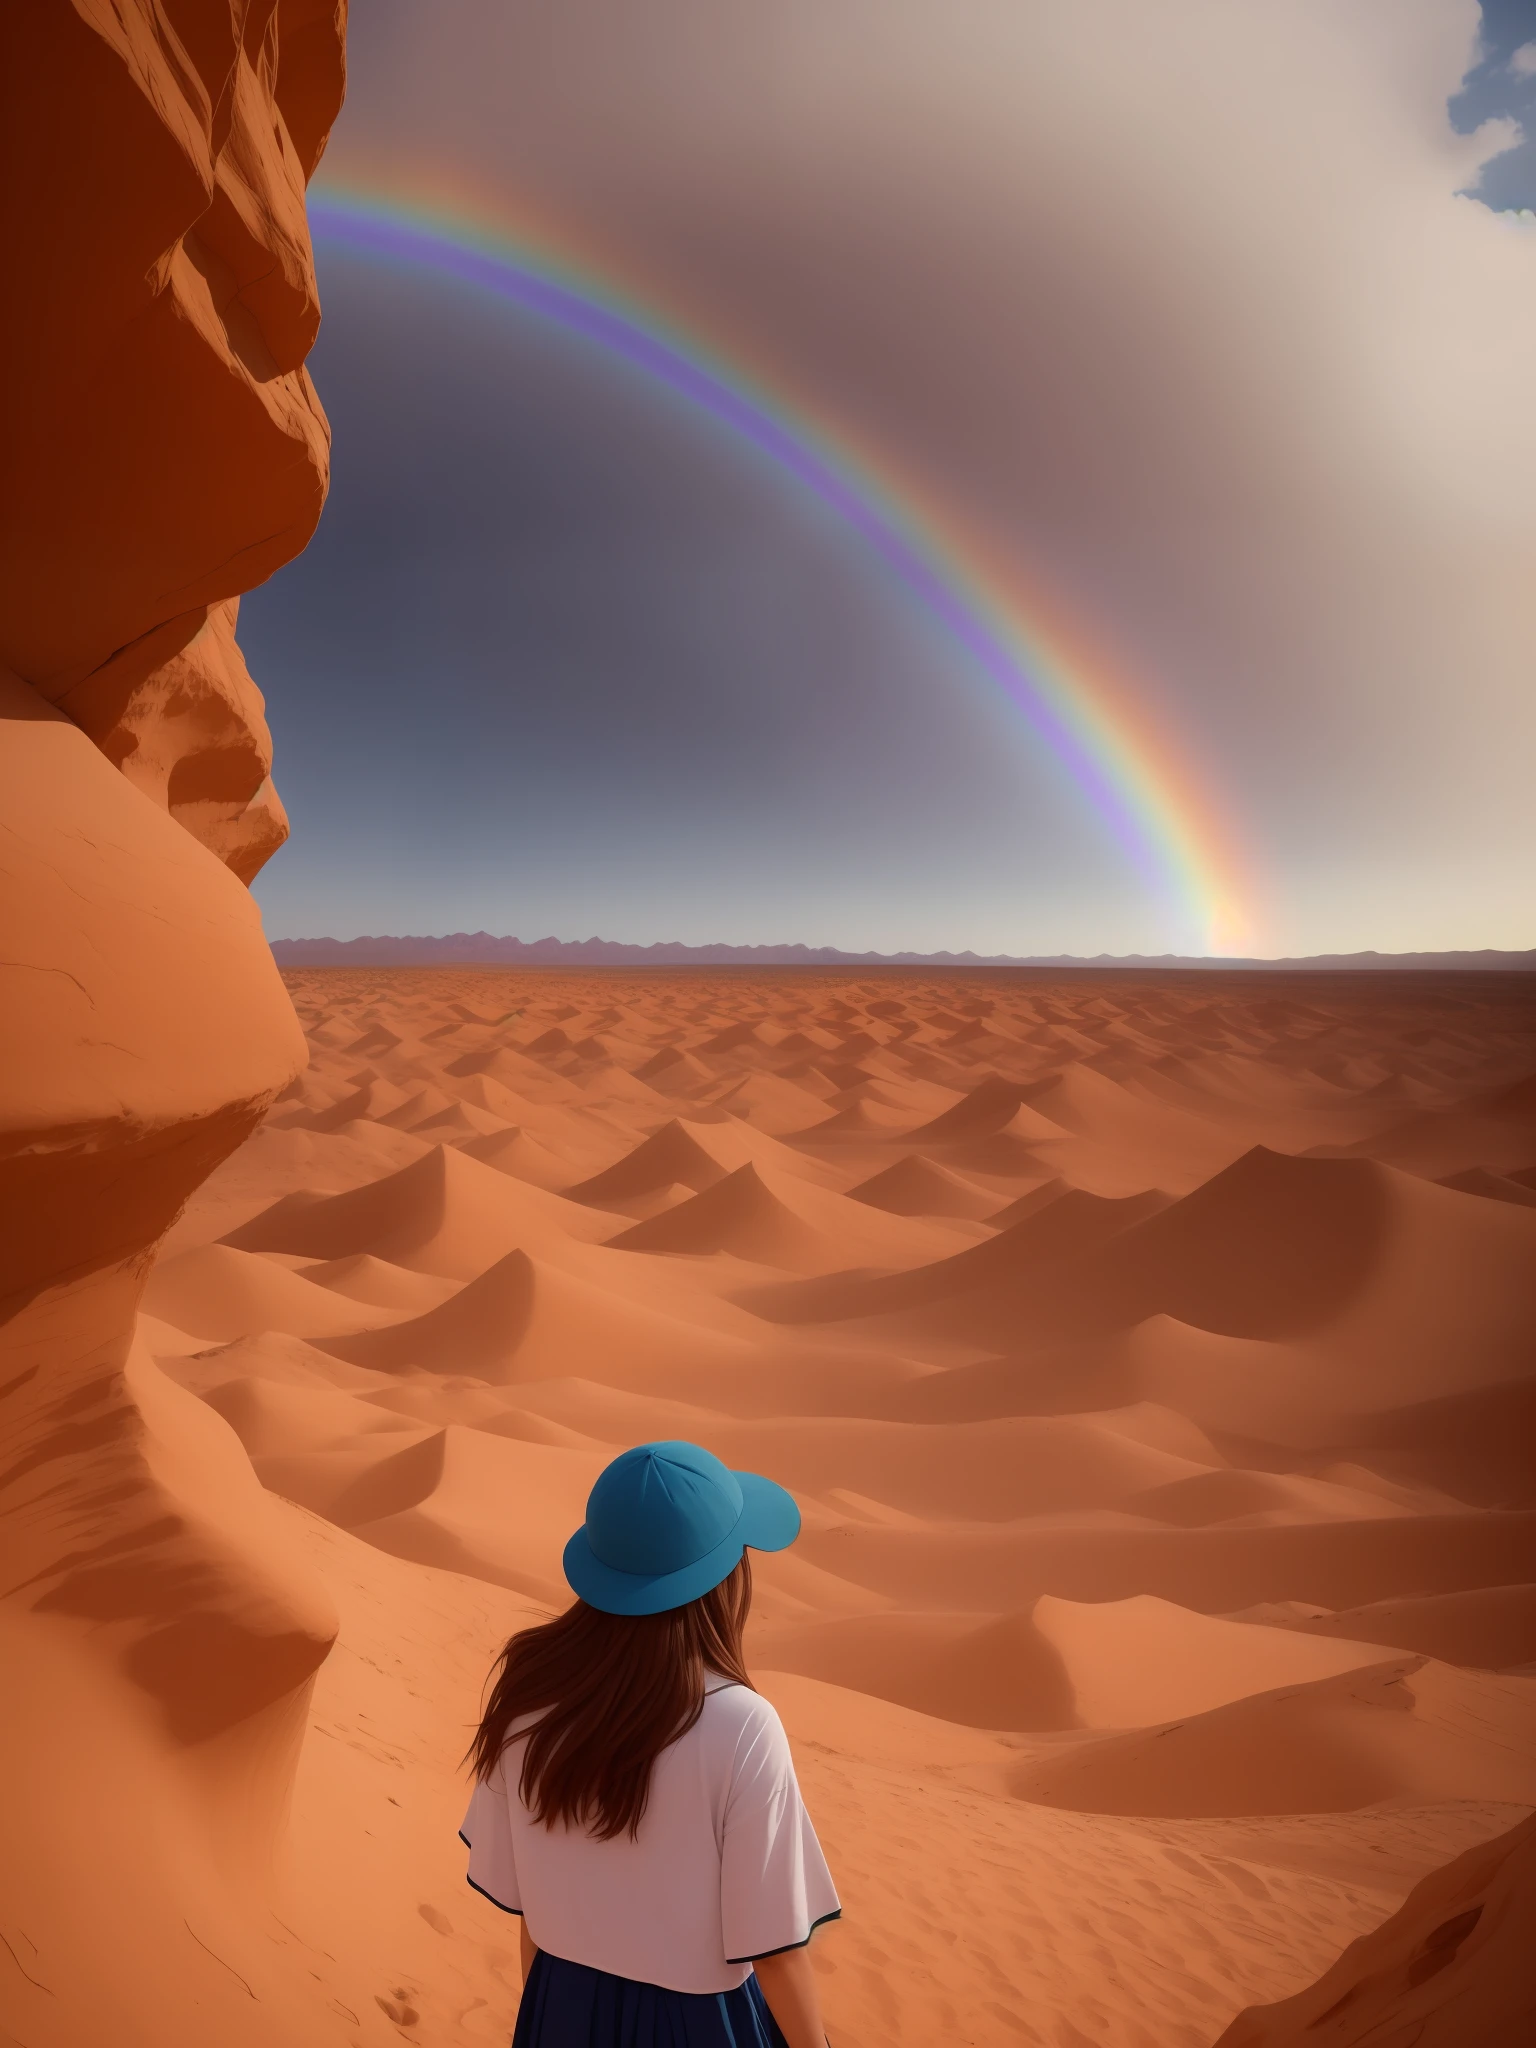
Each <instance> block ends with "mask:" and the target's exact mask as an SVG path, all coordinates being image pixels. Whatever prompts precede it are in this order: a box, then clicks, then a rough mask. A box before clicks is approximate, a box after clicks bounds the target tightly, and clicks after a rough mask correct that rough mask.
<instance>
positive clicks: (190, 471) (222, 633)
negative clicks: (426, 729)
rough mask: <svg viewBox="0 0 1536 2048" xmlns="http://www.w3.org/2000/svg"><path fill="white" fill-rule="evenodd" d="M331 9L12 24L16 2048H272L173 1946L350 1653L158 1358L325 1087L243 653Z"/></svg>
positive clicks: (302, 418) (304, 519) (309, 4)
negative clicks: (293, 1095) (154, 1352)
mask: <svg viewBox="0 0 1536 2048" xmlns="http://www.w3.org/2000/svg"><path fill="white" fill-rule="evenodd" d="M344 11H345V10H344V0H116V4H110V5H109V4H106V0H15V4H13V5H11V6H8V7H7V8H6V9H5V10H3V18H0V96H3V104H0V152H3V157H4V162H3V167H0V208H3V215H0V246H3V248H4V252H5V259H4V260H5V266H6V279H7V301H8V311H7V318H6V320H5V322H4V323H3V326H0V354H3V358H4V360H3V370H0V412H3V424H0V444H3V447H4V450H5V454H4V462H5V477H4V489H3V492H0V1213H3V1215H4V1218H5V1225H4V1230H3V1232H0V1641H3V1647H0V1662H3V1663H4V1665H5V1668H6V1671H7V1686H6V1699H5V1707H4V1710H3V1712H4V1727H3V1732H0V1778H3V1782H0V1808H3V1810H4V1811H5V1813H6V1816H7V1822H8V1847H7V1854H6V1858H5V1865H6V1868H5V1875H4V1879H3V1881H0V1894H3V1895H0V1917H3V1918H4V1919H5V1921H6V1925H7V1929H8V1940H9V1941H10V1943H11V1946H10V1948H9V1950H8V1955H9V1959H10V1961H14V1963H15V1971H14V1972H13V1973H12V1976H11V1978H10V1979H8V1980H7V1981H6V1983H5V1984H4V1986H3V1987H0V1995H3V1998H4V2002H5V2013H6V2022H7V2025H8V2026H11V2027H14V2029H15V2030H16V2032H17V2033H18V2036H19V2037H20V2038H24V2039H26V2040H27V2041H28V2042H29V2043H33V2044H40V2043H44V2042H59V2043H66V2042H70V2043H72V2042H78V2041H80V2040H84V2039H98V2038H105V2036H106V2034H107V2033H108V2032H109V2031H110V2032H111V2033H113V2034H114V2035H115V2036H116V2038H119V2039H122V2040H140V2039H143V2040H146V2041H147V2040H149V2039H157V2040H162V2041H167V2040H173V2039H176V2038H178V2037H179V2036H180V2035H181V2034H182V2033H183V2032H184V2031H185V2025H188V2024H190V2025H192V2026H193V2030H194V2032H195V2026H196V2024H197V2022H195V2021H194V2019H193V2013H194V2010H196V2009H200V2010H201V2011H202V2014H203V2022H202V2023H204V2024H208V2025H211V2026H212V2028H213V2031H214V2032H216V2033H218V2034H219V2036H220V2038H229V2037H230V2033H231V2030H232V2031H233V2036H234V2038H236V2039H245V2038H250V2039H253V2040H254V2039H259V2038H265V2037H266V2029H265V2027H264V2026H258V2025H257V2024H256V2022H255V2016H254V2014H253V2015H252V2017H251V2019H250V2020H249V2021H247V2020H245V2019H243V2018H242V2017H241V2016H240V2015H239V2014H238V2013H237V2014H236V2016H235V2019H234V2020H233V2021H232V2022H230V2023H228V2024H226V2022H225V2020H224V2019H222V2018H220V2019H217V2020H215V2019H214V2016H213V2012H212V2009H211V2008H209V2007H208V2006H207V2004H206V1996H207V1994H206V1987H204V1988H203V1989H201V1990H200V1989H199V1988H198V1987H197V1986H196V1985H178V1984H176V1983H167V1982H166V1981H165V1979H166V1974H167V1973H166V1969H165V1963H164V1947H163V1943H162V1942H161V1941H160V1939H159V1936H160V1934H162V1933H163V1932H164V1930H166V1929H170V1930H172V1931H173V1932H178V1931H179V1930H180V1929H182V1928H183V1927H185V1926H188V1925H190V1920H189V1909H190V1908H191V1907H192V1905H193V1903H194V1902H196V1905H197V1908H198V1909H199V1910H200V1911H201V1914H202V1918H203V1925H204V1928H205V1930H206V1929H208V1928H214V1929H216V1928H217V1925H218V1920H219V1913H220V1907H219V1904H218V1900H219V1897H220V1896H221V1895H220V1893H219V1891H218V1883H222V1882H225V1881H228V1880H230V1878H231V1873H232V1872H233V1871H234V1870H235V1868H236V1866H239V1867H240V1868H241V1869H243V1870H245V1871H246V1873H247V1876H255V1875H259V1872H260V1870H261V1868H262V1867H263V1866H264V1861H265V1858H266V1857H267V1854H268V1852H269V1850H270V1846H271V1839H272V1836H273V1834H274V1830H275V1827H276V1824H277V1822H278V1821H279V1819H280V1816H281V1810H282V1802H283V1798H284V1787H285V1785H286V1781H287V1777H288V1774H289V1771H290V1769H291V1764H292V1752H293V1747H294V1744H295V1741H296V1737H297V1732H298V1730H299V1728H300V1727H301V1726H302V1716H301V1708H302V1701H303V1696H304V1687H305V1685H306V1682H307V1680H308V1678H309V1676H310V1675H311V1674H312V1673H313V1671H314V1670H315V1669H316V1668H317V1666H318V1664H319V1663H320V1661H321V1660H322V1659H323V1658H324V1656H325V1654H326V1651H327V1648H328V1646H329V1644H330V1641H331V1639H332V1636H333V1634H334V1628H335V1620H334V1614H333V1612H332V1610H331V1607H330V1603H329V1599H328V1596H327V1595H326V1593H325V1591H324V1589H323V1587H322V1586H321V1585H320V1584H319V1582H318V1581H317V1580H316V1579H315V1578H314V1577H313V1575H312V1572H311V1570H310V1568H309V1567H308V1565H307V1564H306V1563H305V1562H304V1561H303V1560H302V1559H301V1558H300V1557H299V1556H298V1555H297V1553H295V1552H292V1551H291V1550H290V1548H289V1547H288V1542H289V1540H288V1538H287V1536H286V1534H285V1532H284V1529H283V1527H282V1525H281V1524H280V1522H279V1521H278V1520H277V1519H276V1517H275V1515H274V1512H273V1509H272V1507H271V1504H270V1502H269V1500H268V1498H267V1496H266V1495H265V1494H263V1492H262V1490H261V1488H260V1487H259V1485H258V1484H257V1482H256V1480H255V1477H254V1475H253V1473H252V1472H251V1469H250V1465H249V1462H248V1460H247V1459H246V1457H245V1455H244V1453H243V1452H242V1450H241V1448H240V1446H239V1443H238V1441H237V1439H236V1438H235V1437H234V1436H233V1434H232V1433H231V1432H230V1431H229V1430H228V1429H227V1428H226V1427H225V1426H224V1425H223V1424H222V1423H220V1422H219V1421H218V1418H216V1417H212V1418H211V1417H210V1413H209V1411H208V1410H207V1409H205V1408H204V1407H203V1406H202V1405H201V1404H200V1403H197V1402H195V1401H193V1400H192V1399H191V1398H190V1397H189V1396H187V1395H186V1394H185V1393H184V1392H183V1391H182V1390H181V1389H180V1388H178V1387H176V1386H175V1385H174V1384H172V1383H171V1382H170V1381H168V1380H167V1379H165V1378H164V1376H163V1375H162V1374H161V1373H160V1372H159V1370H158V1368H157V1367H156V1366H155V1364H154V1363H153V1361H152V1360H151V1359H150V1358H149V1357H148V1356H147V1354H144V1353H141V1352H136V1351H135V1350H134V1347H133V1341H132V1340H133V1329H134V1315H135V1310H136V1307H137V1303H138V1298H139V1295H140V1292H141V1290H142V1286H143V1282H144V1277H145V1274H146V1272H147V1270H148V1267H149V1263H150V1260H151V1258H152V1256H153V1252H154V1247H155V1245H156V1243H157V1241H158V1240H159V1238H160V1237H161V1235H162V1234H163V1232H164V1231H165V1229H166V1227H167V1225H168V1224H169V1223H170V1222H171V1221H172V1220H173V1218H174V1217H175V1215H176V1213H177V1211H178V1209H179V1208H180V1206H181V1204H182V1203H183V1202H184V1201H185V1199H186V1197H187V1195H188V1194H189V1193H190V1192H191V1191H192V1190H193V1189H194V1188H195V1187H196V1186H197V1185H198V1184H199V1182H201V1181H202V1179H203V1178H204V1177H205V1176H206V1174H207V1173H208V1172H209V1171H210V1169H211V1168H212V1167H213V1166H214V1165H215V1164H216V1163H217V1162H218V1161H219V1160H220V1159H221V1158H223V1157H224V1156H225V1155H226V1154H227V1153H229V1152H230V1151H232V1150H233V1149H234V1148H235V1147H236V1146H237V1145H239V1144H240V1142H241V1141H242V1140H243V1139H244V1138H245V1137H246V1136H247V1135H248V1134H249V1133H250V1131H251V1130H252V1129H253V1128H254V1127H255V1125H256V1124H257V1122H258V1121H259V1120H260V1118H261V1116H262V1115H263V1114H264V1112H265V1110H266V1108H267V1106H268V1105H269V1103H270V1102H271V1100H272V1099H273V1097H274V1096H275V1095H276V1094H277V1093H278V1092H279V1091H280V1090H281V1089H282V1088H283V1087H284V1086H285V1085H286V1084H287V1083H288V1082H289V1081H290V1080H291V1079H292V1077H293V1076H294V1074H295V1073H296V1072H297V1071H298V1070H299V1069H300V1067H301V1066H302V1064H303V1060H304V1048H303V1040H302V1037H301V1035H300V1033H299V1031H298V1028H297V1025H296V1022H295V1020H294V1017H293V1013H292V1009H291V1006H290V1004H289V1002H288V999H287V997H286V995H285V993H284V990H283V987H282V984H281V982H280V980H279V978H278V976H277V974H276V972H275V970H274V968H273V965H272V961H271V957H270V955H269V953H268V952H267V949H266V946H265V943H264V940H263V936H262V931H261V923H260V918H259V916H258V914H257V912H256V908H255V905H254V904H253V903H252V902H251V900H250V898H249V896H248V895H247V893H246V889H245V887H244V886H243V885H244V884H245V883H246V882H248V881H249V880H250V878H251V877H252V876H253V875H254V874H255V872H256V871H257V869H258V868H259V867H260V865H261V863H262V861H263V860H264V859H266V857H267V856H268V855H269V854H270V853H271V852H272V851H273V850H274V849H275V848H276V847H277V846H278V845H280V844H281V842H282V839H283V837H284V835H285V832H286V821H285V819H284V817H283V812H282V807H281V805H280V803H279V802H278V800H277V798H276V796H275V794H274V793H273V791H272V787H271V783H270V780H269V773H270V768H271V747H270V741H269V738H268V734H267V729H266V724H265V721H264V718H263V715H262V700H261V695H260V692H259V691H258V690H257V689H256V687H255V685H254V683H253V682H252V681H251V678H250V676H249V675H248V674H247V672H246V669H245V664H244V662H243V660H242V658H241V656H240V652H239V649H238V647H237V646H236V644H235V638H234V629H235V616H236V605H237V601H238V597H239V594H240V593H241V592H242V591H243V590H246V589H249V588H250V587H251V586H252V584H254V583H256V582H259V581H260V580H261V579H262V578H263V577H264V576H266V575H268V574H270V573H271V571H272V570H273V569H275V568H276V567H278V565H279V564H280V563H282V562H283V561H284V560H286V559H287V558H288V557H289V556H291V555H292V554H294V553H295V552H297V550H298V549H300V548H301V547H302V546H303V545H304V543H305V541H306V540H307V539H308V537H309V535H310V533H311V531H312V530H313V527H314V524H315V521H316V519H317V517H318V515H319V511H320V506H321V503H322V501H323V498H324V493H325V486H326V477H327V461H328V435H327V428H326V423H325V418H324V415H323V413H322V412H321V410H320V406H319V403H318V401H317V399H316V397H315V393H314V389H313V387H312V385H311V384H310V381H309V379H308V377H307V375H306V374H305V371H304V368H303V361H304V356H305V353H306V351H307V349H308V348H309V346H310V343H311V342H312V340H313V338H314V334H315V330H316V325H317V321H318V307H317V303H316V295H315V285H314V276H313V270H312V265H311V259H310V251H309V244H308V236H307V232H306V227H305V219H304V186H305V181H306V178H307V176H308V174H309V173H310V172H311V171H312V170H313V168H314V165H315V163H316V162H317V160H318V157H319V154H320V151H321V149H322V148H323V146H324V141H325V135H326V131H327V129H328V127H329V125H330V122H331V121H332V119H333V118H334V116H335V113H336V111H337V109H338V107H339V105H340V101H341V92H342V85H343V54H342V36H343V28H344ZM210 1423H211V1424H212V1426H210ZM181 1809H185V1811H186V1812H188V1813H189V1814H191V1815H192V1816H193V1817H194V1821H195V1825H194V1827H193V1834H194V1836H195V1837H196V1839H197V1840H198V1841H199V1842H201V1843H203V1845H204V1848H205V1850H206V1856H205V1857H204V1859H203V1862H201V1863H200V1862H199V1860H198V1857H196V1856H194V1857H193V1858H192V1859H191V1861H190V1862H189V1860H188V1856H187V1852H186V1847H185V1843H184V1842H183V1843H181V1844H180V1845H179V1846H173V1845H170V1844H171V1835H172V1833H173V1832H174V1831H172V1830H170V1829H169V1828H168V1827H167V1826H165V1825H164V1821H165V1816H166V1815H167V1814H169V1813H170V1812H172V1811H175V1810H181ZM216 1875H217V1882H216V1881H215V1879H216ZM13 1894H14V1895H13ZM18 1927H19V1928H20V1929H21V1933H20V1934H19V1935H17V1934H15V1933H14V1932H12V1930H14V1929H16V1928H18ZM178 1938H180V1936H179V1932H178ZM196 1938H198V1939H201V1938H202V1937H196ZM209 1938H210V1939H212V1938H213V1937H212V1936H210V1937H209ZM7 1967H9V1963H8V1964H7ZM17 1973H19V1974H17ZM173 1974H174V1973H173ZM234 1996H235V1998H236V2000H237V2001H241V2002H243V2001H244V1997H245V1994H244V1993H243V1992H241V1991H240V1988H239V1985H238V1983H236V1985H235V1987H234ZM251 1997H252V1998H253V1999H254V1997H255V1994H254V1993H252V1994H251ZM200 2001H201V2004H200ZM183 2008H185V2010H183Z"/></svg>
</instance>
